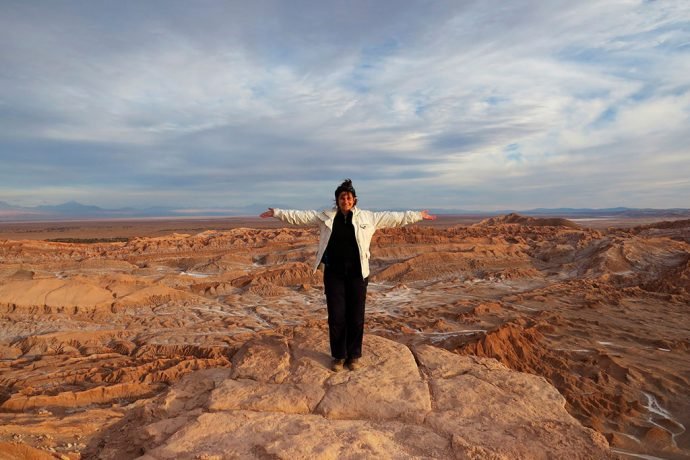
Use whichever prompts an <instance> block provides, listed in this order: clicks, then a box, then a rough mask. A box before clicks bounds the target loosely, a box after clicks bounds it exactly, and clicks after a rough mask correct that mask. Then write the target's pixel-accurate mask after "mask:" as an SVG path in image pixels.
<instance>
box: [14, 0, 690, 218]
mask: <svg viewBox="0 0 690 460" xmlns="http://www.w3.org/2000/svg"><path fill="white" fill-rule="evenodd" d="M344 178H352V180H353V183H354V186H355V188H356V190H357V195H358V197H359V205H360V207H362V208H372V209H386V208H394V209H401V208H409V209H441V210H443V209H448V210H453V209H464V210H483V211H491V210H499V209H518V210H519V209H532V208H537V207H546V208H556V207H576V208H577V207H580V208H582V207H588V208H606V207H614V206H627V207H651V208H673V207H683V208H690V199H689V197H690V2H689V1H687V0H657V1H630V0H596V1H588V0H578V1H572V0H566V1H558V0H548V1H545V0H524V1H517V0H478V1H464V0H452V1H443V0H417V1H412V0H370V1H361V0H347V1H345V0H342V1H340V0H333V1H330V0H329V1H323V0H320V1H303V0H291V1H282V0H275V1H261V0H254V1H251V2H248V1H209V0H200V1H198V2H188V1H172V0H171V1H169V0H165V1H153V0H147V1H143V2H142V1H134V0H131V1H114V0H113V1H106V0H87V1H79V0H73V1H67V0H50V1H41V0H32V1H29V2H27V1H22V0H0V201H5V202H7V203H10V204H13V205H20V206H36V205H45V204H59V203H63V202H66V201H70V200H75V201H78V202H80V203H84V204H88V205H96V206H101V207H105V208H119V207H136V208H144V207H148V206H156V205H160V206H172V207H179V208H185V209H226V210H228V212H229V213H232V212H239V210H241V209H244V208H245V207H247V206H254V205H256V206H269V205H271V206H279V207H290V208H301V209H305V208H307V209H308V208H318V207H323V206H329V205H331V204H332V202H333V192H334V190H335V188H336V187H337V186H338V184H339V183H340V182H341V181H342V180H343V179H344Z"/></svg>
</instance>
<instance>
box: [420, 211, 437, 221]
mask: <svg viewBox="0 0 690 460" xmlns="http://www.w3.org/2000/svg"><path fill="white" fill-rule="evenodd" d="M422 219H424V220H436V216H434V215H433V214H429V211H427V210H426V209H425V210H424V211H422Z"/></svg>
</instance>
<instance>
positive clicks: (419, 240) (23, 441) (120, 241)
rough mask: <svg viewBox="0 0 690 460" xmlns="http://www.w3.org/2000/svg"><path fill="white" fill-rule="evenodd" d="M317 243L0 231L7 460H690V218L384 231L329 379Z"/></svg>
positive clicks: (302, 231)
mask: <svg viewBox="0 0 690 460" xmlns="http://www.w3.org/2000/svg"><path fill="white" fill-rule="evenodd" d="M316 243H317V231H316V230H315V229H312V228H302V227H286V226H284V225H283V224H282V223H280V222H278V221H275V220H259V219H251V218H248V219H238V218H235V219H207V220H203V219H189V220H177V221H171V220H147V221H104V222H68V223H64V222H63V223H56V222H45V223H31V224H21V223H16V224H9V223H3V224H0V312H1V314H0V458H36V459H42V458H69V459H81V458H94V459H95V458H110V459H127V458H143V459H151V460H153V459H168V458H190V459H211V458H214V459H215V458H477V459H479V458H496V459H498V458H505V459H513V458H534V459H537V458H583V459H585V458H648V459H653V458H668V459H685V458H690V434H689V433H688V432H687V427H688V426H690V220H683V219H680V220H678V219H677V220H673V221H670V220H669V221H656V222H652V221H632V220H625V219H623V220H618V221H607V220H603V221H602V220H591V221H587V220H583V221H579V220H578V221H572V220H566V219H559V218H531V217H526V216H520V215H505V216H498V217H494V218H490V219H484V220H482V219H480V218H472V217H463V218H459V217H448V216H441V218H439V219H438V220H437V221H435V222H431V223H421V224H416V225H413V226H409V227H405V228H400V229H384V230H380V231H379V232H377V234H376V235H375V237H374V240H373V243H372V250H371V268H372V275H371V277H370V282H369V292H368V300H367V313H366V329H365V339H364V358H363V362H364V367H363V368H362V369H358V370H356V371H346V372H342V373H333V372H332V371H330V369H329V366H328V365H329V354H328V341H327V323H326V309H325V300H324V295H323V283H322V280H321V273H320V272H316V273H313V271H312V268H311V266H312V259H313V257H314V255H315V252H316Z"/></svg>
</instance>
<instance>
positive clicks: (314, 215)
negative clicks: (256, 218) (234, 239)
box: [260, 208, 320, 225]
mask: <svg viewBox="0 0 690 460" xmlns="http://www.w3.org/2000/svg"><path fill="white" fill-rule="evenodd" d="M318 215H319V213H318V211H299V210H295V209H279V208H268V210H266V211H264V212H262V213H261V214H260V216H261V217H263V218H264V219H265V218H267V217H275V218H276V219H280V220H282V221H283V222H287V223H288V224H292V225H318V223H319V222H320V220H319V218H318Z"/></svg>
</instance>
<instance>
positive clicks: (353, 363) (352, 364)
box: [346, 358, 362, 371]
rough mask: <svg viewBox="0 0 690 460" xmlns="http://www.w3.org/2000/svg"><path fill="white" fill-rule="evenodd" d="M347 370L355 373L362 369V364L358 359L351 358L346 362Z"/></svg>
mask: <svg viewBox="0 0 690 460" xmlns="http://www.w3.org/2000/svg"><path fill="white" fill-rule="evenodd" d="M346 364H347V368H348V369H350V370H351V371H356V370H357V369H359V368H360V367H362V363H360V362H359V358H351V359H348V360H347V363H346Z"/></svg>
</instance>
